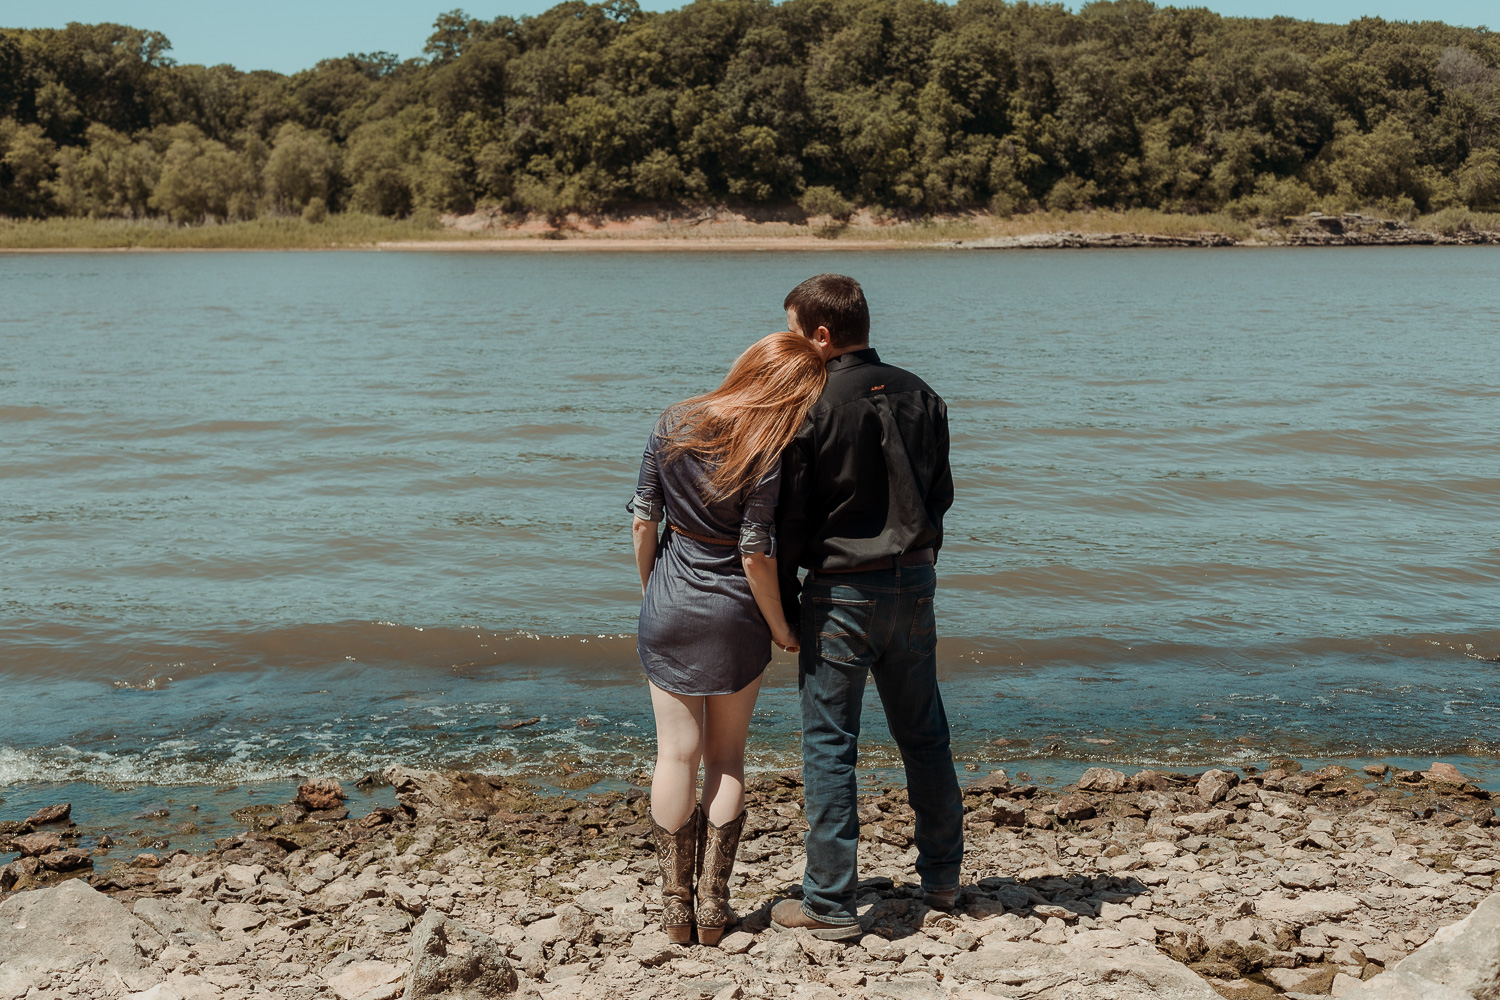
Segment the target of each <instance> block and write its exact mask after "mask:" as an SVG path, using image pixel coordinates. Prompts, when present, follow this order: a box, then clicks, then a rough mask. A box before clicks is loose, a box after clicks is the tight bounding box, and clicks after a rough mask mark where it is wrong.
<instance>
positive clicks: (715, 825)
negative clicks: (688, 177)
mask: <svg viewBox="0 0 1500 1000" xmlns="http://www.w3.org/2000/svg"><path fill="white" fill-rule="evenodd" d="M784 306H785V308H786V316H787V326H788V331H786V332H782V333H774V334H771V335H770V336H769V337H766V338H764V339H762V340H760V341H757V342H756V343H754V344H752V345H751V346H750V348H749V349H748V350H746V351H745V353H744V354H742V355H740V357H739V358H738V359H737V360H736V361H735V363H734V366H733V367H732V368H731V369H730V371H729V374H728V376H727V377H726V378H725V379H724V382H723V384H722V385H720V386H719V387H718V388H717V389H715V390H713V391H712V392H709V393H705V394H704V395H701V396H695V397H693V398H691V399H688V400H684V401H683V402H681V403H678V404H677V405H675V406H672V407H671V408H669V409H668V410H667V411H666V412H665V413H663V414H662V416H661V417H660V418H659V419H658V421H657V423H656V427H655V429H654V430H653V431H652V434H651V438H650V440H649V442H648V443H647V445H646V452H645V456H644V458H643V460H642V462H641V473H640V480H639V483H638V485H637V487H636V493H635V497H634V498H633V499H632V500H631V502H630V505H629V507H630V511H631V512H632V513H633V514H634V515H635V517H634V524H633V528H632V536H633V541H634V545H635V555H636V564H637V567H638V568H639V570H640V576H641V588H642V592H643V595H644V599H643V601H642V604H641V617H640V630H639V635H640V642H639V651H640V657H641V663H642V665H643V666H644V667H645V671H646V676H647V678H648V679H649V681H650V686H651V702H652V707H653V710H654V712H655V716H656V732H657V757H656V768H655V771H654V773H653V775H652V779H651V818H652V827H653V834H654V839H655V843H656V851H657V858H658V861H659V864H660V868H661V886H662V906H663V914H662V924H663V929H664V930H665V931H666V932H667V934H668V936H669V937H671V939H672V940H673V941H676V942H679V943H683V942H687V941H689V940H691V939H692V935H693V932H694V928H695V927H696V929H697V935H698V940H699V942H700V943H702V944H706V945H714V944H717V943H718V941H719V938H720V937H721V936H722V935H723V933H724V929H725V927H726V926H727V925H728V924H729V923H730V922H731V921H732V919H733V914H732V913H731V911H730V907H729V888H728V883H729V878H730V875H731V873H732V871H733V868H734V860H735V854H736V852H737V850H738V847H739V839H740V833H741V831H742V829H743V828H744V824H745V795H744V770H745V767H744V761H745V740H746V736H747V734H748V731H749V727H750V717H751V713H752V712H753V710H754V708H755V698H756V695H757V694H758V693H759V690H760V680H761V675H762V673H763V672H764V670H765V668H766V664H767V663H768V662H769V661H770V658H771V643H773V642H774V643H775V644H776V645H777V646H779V647H781V648H782V649H783V650H786V651H788V652H797V653H799V675H798V687H799V690H800V693H801V703H802V762H803V773H802V777H803V787H804V794H805V814H806V818H807V822H808V825H809V830H808V833H807V838H806V849H807V868H806V874H805V875H804V877H803V885H802V888H803V894H802V899H801V900H800V901H799V900H796V899H784V900H781V901H779V902H778V903H777V904H776V905H775V906H774V908H773V909H772V911H771V922H772V926H773V927H776V928H779V929H789V928H806V929H807V930H809V931H810V932H811V933H812V934H813V935H815V936H817V937H821V938H829V939H834V940H844V939H851V938H857V937H859V935H860V934H861V929H860V925H859V917H858V915H857V914H856V912H855V889H856V886H857V885H858V883H859V875H858V859H857V850H858V843H859V818H858V815H857V812H856V810H857V802H856V789H855V764H856V760H857V757H858V741H859V728H860V709H861V705H862V701H863V696H864V690H865V684H866V682H867V680H868V679H872V678H873V680H874V682H875V687H876V690H877V691H878V693H879V695H880V701H881V704H882V706H883V707H884V709H885V716H886V721H887V723H888V724H889V726H890V731H891V735H892V736H893V737H894V739H895V741H896V745H897V746H898V747H899V748H900V751H901V759H902V761H903V763H904V765H905V769H906V782H907V795H908V797H909V800H910V802H911V806H912V809H913V811H914V812H915V814H916V828H915V839H916V846H917V862H916V868H917V873H918V875H919V876H920V877H921V880H922V889H923V892H924V895H925V898H926V901H927V904H928V905H930V906H935V907H939V908H945V909H946V908H951V907H952V906H953V904H954V902H955V900H956V897H957V894H958V883H959V869H960V867H961V864H962V861H963V803H962V798H961V794H960V791H959V787H958V779H957V776H956V775H955V773H954V767H953V756H952V751H951V750H950V748H949V734H948V720H947V716H946V715H945V714H944V712H943V702H942V698H941V696H940V695H939V693H938V686H937V660H936V655H935V647H936V642H937V632H936V626H935V623H934V619H933V606H932V601H933V593H934V591H935V589H936V585H937V578H936V574H935V570H934V563H935V561H936V557H937V553H938V550H939V548H940V547H941V546H942V541H943V514H944V513H945V512H946V511H947V510H948V508H949V507H950V506H951V505H952V503H953V478H952V474H951V472H950V470H949V465H948V417H947V409H946V407H945V406H944V404H943V401H942V399H941V398H940V397H939V396H938V395H937V394H936V393H934V392H933V391H932V389H931V388H929V387H928V386H927V384H926V383H925V382H923V381H922V380H921V379H920V378H918V377H917V376H915V375H913V374H911V373H910V372H907V371H904V370H902V369H900V368H896V367H894V366H892V365H888V364H886V363H884V362H883V361H881V359H880V357H879V355H878V354H877V353H876V352H875V351H874V350H872V349H871V348H870V344H869V340H870V312H869V306H868V305H867V303H866V301H865V296H864V291H863V290H862V289H861V288H860V286H859V283H858V282H857V281H855V280H854V279H853V278H848V277H845V276H843V275H837V274H820V275H817V276H815V277H812V278H809V279H808V280H806V281H804V282H802V284H800V285H798V286H797V287H796V288H794V289H792V291H791V292H790V294H788V295H787V297H786V300H785V302H784ZM663 518H665V520H666V528H667V530H666V531H664V532H661V531H659V527H660V524H661V522H662V520H663ZM799 567H802V568H805V569H806V570H807V571H808V572H807V575H806V577H805V578H804V579H802V580H799V579H798V576H797V570H798V568H799ZM700 764H701V765H702V767H703V770H704V778H703V789H702V801H701V805H700V802H699V796H698V790H697V784H698V771H699V767H700Z"/></svg>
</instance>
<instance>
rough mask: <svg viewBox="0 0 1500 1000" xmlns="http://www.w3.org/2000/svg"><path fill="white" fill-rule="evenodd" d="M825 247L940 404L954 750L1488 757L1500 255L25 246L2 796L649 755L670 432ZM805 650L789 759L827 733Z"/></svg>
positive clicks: (1048, 755)
mask: <svg viewBox="0 0 1500 1000" xmlns="http://www.w3.org/2000/svg"><path fill="white" fill-rule="evenodd" d="M822 270H839V271H844V272H846V273H851V274H854V275H856V276H857V277H859V278H860V279H861V281H863V282H864V284H865V286H866V288H867V290H868V292H869V294H870V296H871V299H872V305H873V309H874V314H875V316H874V320H875V333H874V338H875V344H876V346H877V347H878V348H879V349H880V351H881V352H882V355H883V356H884V357H885V358H887V359H888V360H891V361H894V362H895V363H898V364H903V365H907V366H909V367H912V368H914V369H916V370H917V371H919V372H920V373H921V374H922V375H923V376H924V377H926V378H927V380H928V381H929V382H930V383H931V384H932V385H933V386H934V387H935V388H937V389H938V391H940V392H941V393H943V395H944V396H945V397H946V398H947V399H948V400H949V402H950V406H951V412H952V425H953V440H954V469H955V480H956V484H957V489H958V497H959V499H958V503H957V506H956V507H955V509H954V511H953V513H952V515H951V519H950V522H949V535H948V538H949V543H948V547H947V548H945V550H944V555H943V559H942V565H941V567H940V587H941V590H940V595H939V605H940V607H939V622H940V629H941V631H942V633H943V635H944V640H943V642H942V644H941V645H940V649H939V653H940V660H941V669H942V674H943V678H944V685H945V687H944V693H945V697H946V699H947V703H948V707H949V714H950V717H951V718H952V719H953V722H954V729H955V738H956V742H957V747H958V753H959V756H960V758H961V763H971V764H975V765H978V766H980V767H984V766H987V765H989V764H991V763H993V762H995V761H1001V760H1026V761H1042V762H1044V763H1045V766H1046V767H1048V768H1050V769H1052V770H1054V771H1057V772H1058V773H1063V772H1066V771H1068V769H1069V768H1073V767H1076V766H1081V765H1082V764H1084V763H1087V762H1088V761H1091V760H1103V761H1113V762H1118V763H1122V764H1134V763H1142V764H1144V763H1166V764H1170V765H1174V766H1178V765H1180V766H1184V767H1186V766H1196V765H1200V764H1208V763H1211V762H1226V761H1241V762H1249V761H1258V760H1264V759H1265V758H1267V757H1269V756H1272V755H1274V754H1278V753H1291V754H1294V755H1296V756H1299V757H1303V758H1312V759H1364V758H1368V757H1375V756H1383V755H1390V756H1397V757H1404V758H1407V757H1409V758H1411V759H1413V760H1416V761H1423V760H1431V759H1435V758H1437V757H1443V758H1444V759H1449V760H1454V761H1458V762H1460V763H1461V764H1462V765H1463V766H1465V767H1466V768H1469V769H1470V770H1473V771H1474V772H1475V773H1476V774H1477V775H1479V776H1480V777H1481V778H1483V779H1485V781H1486V782H1488V781H1489V779H1490V775H1491V774H1492V773H1493V770H1492V765H1493V762H1494V761H1495V760H1496V754H1497V750H1500V739H1497V737H1496V734H1495V722H1496V719H1497V712H1500V691H1497V686H1496V675H1497V670H1500V665H1497V663H1496V662H1494V661H1495V659H1496V658H1497V657H1500V626H1497V624H1496V609H1497V607H1500V600H1497V598H1496V588H1495V584H1494V580H1495V579H1496V578H1497V575H1500V542H1497V536H1496V527H1495V525H1496V524H1497V523H1500V517H1497V515H1500V500H1497V496H1500V473H1497V472H1496V458H1497V447H1496V442H1495V432H1496V427H1497V423H1500V420H1497V417H1500V360H1497V356H1496V352H1495V350H1494V338H1495V330H1496V327H1495V322H1496V321H1495V317H1496V316H1497V315H1500V282H1497V281H1496V276H1497V271H1500V256H1496V255H1495V254H1494V253H1493V252H1490V251H1487V250H1484V249H1463V248H1457V249H1452V250H1447V249H1432V248H1397V249H1379V250H1352V249H1343V250H1331V251H1330V250H1305V251H1304V250H1274V251H1270V250H1267V251H1249V250H1239V251H1192V250H1188V251H1172V250H1164V251H1147V250H1141V251H1128V252H1110V251H1099V252H1093V251H1061V252H1045V251H1043V252H1024V253H980V252H970V253H956V252H889V253H866V254H846V253H838V252H828V253H819V254H807V253H791V252H778V253H760V254H756V253H743V254H742V253H705V254H702V255H689V254H682V253H673V254H660V255H658V254H623V253H622V254H577V255H573V254H570V255H550V254H549V255H534V256H532V255H522V254H504V255H498V254H497V255H493V256H490V255H483V254H426V253H423V254H385V253H383V254H372V253H347V254H341V253H319V254H300V253H281V254H256V253H246V254H239V253H235V254H132V255H123V254H122V255H110V254H63V255H36V256H21V255H11V256H3V255H0V470H3V478H0V682H3V684H4V690H5V691H6V693H7V694H8V695H9V697H10V700H11V703H12V706H13V709H12V711H11V712H9V713H6V714H5V715H4V716H0V786H8V787H0V795H3V796H5V797H6V799H7V801H6V802H5V804H3V805H0V814H3V815H4V816H5V817H7V818H9V816H10V813H11V812H13V811H17V810H18V809H19V808H20V803H21V802H23V801H29V800H30V798H32V797H36V796H43V797H45V795H46V794H50V792H46V791H43V789H51V788H53V787H54V786H52V785H51V784H49V783H52V782H72V783H74V784H73V785H70V786H67V787H69V788H71V789H73V790H74V792H76V791H77V789H79V788H87V787H99V788H112V789H121V788H139V787H141V786H146V788H147V789H148V790H147V791H144V792H139V793H138V797H149V796H150V795H151V794H154V793H152V792H150V791H149V788H150V787H151V786H153V785H173V786H184V787H187V788H198V787H204V786H212V785H223V784H228V783H240V782H246V781H249V782H256V781H267V782H274V781H278V780H285V779H288V778H289V777H290V776H292V775H296V774H305V773H315V772H331V773H334V774H336V775H339V776H344V777H357V776H358V775H360V774H363V773H365V772H366V771H368V770H372V769H375V768H378V767H379V766H380V765H382V764H383V763H386V762H389V761H392V760H402V761H405V762H409V763H417V764H443V765H452V766H471V767H482V768H489V769H497V770H509V771H520V772H526V773H533V774H539V775H542V776H546V775H549V774H554V773H557V770H558V768H559V767H561V766H563V765H567V766H572V767H584V768H587V769H595V770H599V771H601V772H603V773H606V774H609V775H612V776H613V777H615V778H616V779H619V778H623V777H625V776H628V775H629V774H632V773H634V772H636V771H638V770H639V769H640V768H641V767H643V766H645V765H646V764H647V763H648V761H649V757H650V747H651V729H650V718H649V704H648V701H647V698H646V694H645V690H644V686H643V684H642V682H641V678H640V674H639V667H638V665H637V663H636V661H635V657H634V643H633V638H631V634H632V632H633V630H634V614H635V610H636V601H637V597H636V588H635V586H634V583H633V580H632V577H633V570H632V567H631V560H630V557H629V532H628V530H627V526H628V517H627V515H626V514H625V512H624V509H623V506H624V502H625V500H626V499H627V497H628V495H629V493H630V490H631V488H632V485H633V483H634V478H635V471H636V468H635V466H636V462H637V461H638V460H639V455H640V451H641V447H642V445H643V443H644V440H645V437H646V434H647V432H648V430H649V428H650V426H651V423H652V420H653V418H654V416H655V414H656V413H657V412H659V411H660V410H661V409H662V408H663V407H665V406H666V405H668V404H670V403H671V402H673V401H675V400H677V399H679V398H682V397H684V396H687V395H690V394H692V393H695V392H698V391H702V390H703V389H705V388H707V387H709V386H711V385H712V384H714V383H715V382H716V381H717V380H718V378H720V377H721V376H722V373H723V372H724V371H725V370H726V369H727V366H728V364H729V362H730V361H731V360H732V358H733V357H734V355H735V354H736V353H737V352H738V351H739V350H740V349H741V348H743V347H744V345H745V344H747V343H748V342H749V341H751V340H753V339H754V338H756V337H758V336H760V335H762V334H764V333H767V332H770V331H772V330H775V329H779V328H780V327H781V326H782V325H784V320H783V318H782V315H781V310H780V308H779V306H780V302H781V299H782V296H783V295H784V294H785V292H786V290H787V289H788V288H790V287H791V286H792V285H793V284H795V283H796V282H797V281H799V280H801V279H802V278H803V277H806V276H807V275H808V274H810V273H815V272H817V271H822ZM795 680H796V678H795V669H794V667H793V666H792V664H791V663H790V661H789V660H786V659H779V660H777V661H776V663H775V664H774V665H773V667H772V671H771V674H770V675H769V680H768V685H767V688H766V690H765V693H764V694H763V696H762V699H761V703H760V708H759V717H758V720H757V724H756V728H755V731H754V735H753V746H752V754H753V756H754V758H755V760H756V762H757V764H758V765H760V766H767V767H774V766H786V765H789V764H792V763H794V762H795V760H796V742H795V736H796V733H795V729H794V723H795V715H796V713H795ZM532 717H537V718H539V719H540V720H541V721H539V722H537V723H535V724H533V725H530V726H526V727H523V728H520V729H514V730H507V729H501V728H498V725H497V724H503V723H506V722H509V721H518V720H522V719H528V718H532ZM867 719H868V721H869V725H868V727H867V728H868V735H869V740H868V741H867V750H868V754H869V760H870V761H871V763H872V764H874V765H876V766H890V765H891V764H893V763H894V760H893V754H892V751H891V748H890V747H889V746H888V742H887V741H884V740H883V739H882V737H883V733H881V732H880V731H879V730H880V728H881V727H880V725H879V721H878V710H877V709H876V706H875V702H874V701H873V699H872V701H871V705H870V709H869V714H868V715H867ZM1000 739H1005V740H1009V741H1010V742H1009V743H1008V744H1005V745H997V744H996V743H995V741H996V740H1000ZM1105 741H1109V742H1105ZM1027 766H1032V765H1030V764H1028V765H1027ZM80 783H81V784H80ZM111 794H114V793H111ZM132 794H137V793H132ZM101 795H102V793H101ZM106 798H108V796H104V797H102V798H101V800H100V801H101V806H100V808H101V809H103V808H105V806H104V805H103V804H102V803H103V802H104V801H105V799H106ZM131 801H132V802H133V801H135V800H134V799H132V800H131Z"/></svg>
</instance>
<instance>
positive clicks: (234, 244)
mask: <svg viewBox="0 0 1500 1000" xmlns="http://www.w3.org/2000/svg"><path fill="white" fill-rule="evenodd" d="M465 235H466V234H463V233H456V232H454V231H452V230H449V229H445V228H444V227H443V226H442V225H441V224H440V223H438V222H437V221H436V220H411V219H386V218H382V217H380V216H373V215H360V214H357V213H353V212H349V213H345V214H342V215H331V216H329V217H328V220H327V221H326V222H320V223H316V224H313V223H307V222H303V221H302V220H301V219H300V218H264V219H254V220H252V221H248V222H225V223H214V224H208V225H200V226H179V225H174V224H172V223H169V222H165V221H156V220H127V219H66V218H59V219H4V218H0V249H4V250H110V249H135V248H144V249H153V250H310V249H329V248H337V247H368V246H373V245H374V244H376V243H379V242H383V241H387V240H434V239H463V238H465Z"/></svg>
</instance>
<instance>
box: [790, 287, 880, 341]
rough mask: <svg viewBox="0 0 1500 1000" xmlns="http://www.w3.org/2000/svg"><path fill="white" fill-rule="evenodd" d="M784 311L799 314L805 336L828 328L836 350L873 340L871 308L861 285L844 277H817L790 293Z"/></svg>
mask: <svg viewBox="0 0 1500 1000" xmlns="http://www.w3.org/2000/svg"><path fill="white" fill-rule="evenodd" d="M781 305H782V308H783V309H790V310H792V311H793V312H795V313H796V314H797V325H798V326H800V327H802V333H803V335H804V336H811V335H812V333H813V331H814V330H816V329H817V328H818V327H820V326H826V327H827V328H828V340H829V343H831V344H832V345H833V346H834V347H853V346H854V345H855V344H863V343H867V342H868V341H869V339H870V306H869V304H868V303H867V302H865V290H864V289H863V288H860V287H859V282H857V281H855V280H854V279H853V278H849V277H845V276H844V275H842V274H815V275H813V276H812V277H811V278H808V279H807V280H806V281H804V282H803V283H802V284H800V285H798V286H797V287H796V288H793V289H792V290H791V291H790V292H788V293H787V296H786V301H785V302H783V303H782V304H781Z"/></svg>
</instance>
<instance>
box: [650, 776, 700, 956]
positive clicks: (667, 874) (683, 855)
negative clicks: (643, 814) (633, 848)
mask: <svg viewBox="0 0 1500 1000" xmlns="http://www.w3.org/2000/svg"><path fill="white" fill-rule="evenodd" d="M699 823H700V817H699V812H698V807H697V806H693V812H692V815H690V816H688V818H687V819H686V820H685V821H684V822H683V824H682V825H681V826H680V827H678V828H677V830H676V832H671V831H668V830H666V829H664V828H663V827H662V825H661V824H660V823H658V822H656V820H655V819H654V818H653V819H652V820H651V836H652V839H653V840H655V841H656V863H657V865H658V866H659V867H660V868H661V929H662V930H664V931H666V932H667V938H668V939H669V940H670V941H671V942H672V943H673V944H687V943H688V942H689V941H691V940H692V937H693V863H694V862H695V861H696V860H697V854H698V826H699Z"/></svg>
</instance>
